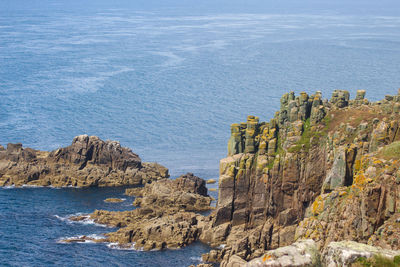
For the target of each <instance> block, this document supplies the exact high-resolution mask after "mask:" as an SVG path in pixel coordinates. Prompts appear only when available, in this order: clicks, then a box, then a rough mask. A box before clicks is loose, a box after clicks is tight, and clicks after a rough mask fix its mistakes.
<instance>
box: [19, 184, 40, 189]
mask: <svg viewBox="0 0 400 267" xmlns="http://www.w3.org/2000/svg"><path fill="white" fill-rule="evenodd" d="M21 187H27V188H40V187H44V186H43V185H30V184H23V185H22V186H21Z"/></svg>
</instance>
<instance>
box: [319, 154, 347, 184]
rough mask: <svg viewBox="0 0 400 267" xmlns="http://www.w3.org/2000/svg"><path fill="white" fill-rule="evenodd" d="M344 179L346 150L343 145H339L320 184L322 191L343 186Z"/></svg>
mask: <svg viewBox="0 0 400 267" xmlns="http://www.w3.org/2000/svg"><path fill="white" fill-rule="evenodd" d="M345 181H346V150H345V148H344V147H339V148H338V149H337V151H336V153H335V159H334V161H333V165H332V168H331V169H330V171H329V172H328V174H327V175H326V179H325V181H324V184H323V185H322V191H323V192H330V191H332V190H333V189H335V188H336V187H339V186H344V185H345Z"/></svg>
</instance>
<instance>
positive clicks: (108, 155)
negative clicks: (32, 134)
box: [0, 135, 169, 187]
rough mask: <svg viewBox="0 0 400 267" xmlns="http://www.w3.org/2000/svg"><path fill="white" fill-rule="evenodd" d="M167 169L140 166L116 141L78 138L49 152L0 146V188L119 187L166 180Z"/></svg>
mask: <svg viewBox="0 0 400 267" xmlns="http://www.w3.org/2000/svg"><path fill="white" fill-rule="evenodd" d="M167 177H169V175H168V169H167V168H165V167H163V166H161V165H159V164H157V163H144V162H142V161H141V159H140V158H139V156H138V155H136V154H135V153H133V152H132V151H131V150H130V149H128V148H125V147H121V145H120V143H119V142H116V141H103V140H101V139H99V138H98V137H97V136H87V135H80V136H77V137H75V138H74V140H73V141H72V144H71V145H70V146H68V147H65V148H60V149H57V150H55V151H52V152H46V151H39V150H34V149H31V148H23V147H22V144H8V145H7V149H4V148H3V147H1V146H0V186H11V185H15V186H22V185H32V186H50V185H51V186H55V187H61V186H79V187H89V186H122V185H140V184H145V183H147V182H151V181H152V180H158V179H162V178H167Z"/></svg>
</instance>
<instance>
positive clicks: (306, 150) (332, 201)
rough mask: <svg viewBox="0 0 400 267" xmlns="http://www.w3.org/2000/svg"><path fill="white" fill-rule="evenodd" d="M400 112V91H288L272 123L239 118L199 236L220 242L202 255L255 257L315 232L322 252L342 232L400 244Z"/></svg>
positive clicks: (389, 245) (361, 238)
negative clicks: (375, 97) (378, 96)
mask: <svg viewBox="0 0 400 267" xmlns="http://www.w3.org/2000/svg"><path fill="white" fill-rule="evenodd" d="M399 111H400V95H395V96H386V97H385V99H384V100H382V101H378V102H375V103H370V102H369V101H368V100H367V99H365V91H364V90H359V91H358V92H357V96H356V99H354V100H352V99H350V94H349V93H348V92H347V91H344V90H335V91H334V92H333V94H332V98H331V99H330V100H324V99H322V95H321V93H320V92H317V93H315V94H314V95H311V96H309V95H307V94H306V93H301V94H300V95H299V96H295V95H294V93H289V94H285V95H284V96H283V97H282V99H281V109H280V111H279V112H277V113H276V114H275V116H274V118H273V119H271V120H270V121H269V122H260V119H259V118H258V117H254V116H248V118H247V122H246V123H240V124H232V126H231V138H230V139H229V142H228V157H227V158H225V159H222V160H221V161H220V178H219V195H218V201H217V208H216V210H215V211H214V212H213V213H212V214H211V215H210V216H209V217H208V218H207V220H208V223H206V224H205V226H204V228H203V230H202V233H201V235H200V240H201V241H202V242H204V243H207V244H209V245H210V246H212V247H215V249H214V250H211V251H210V253H208V254H205V255H203V259H204V260H205V261H207V262H221V261H222V263H223V264H225V263H227V262H229V261H230V259H231V258H232V257H234V259H235V261H236V262H238V259H237V257H239V258H241V259H242V260H245V261H249V260H252V259H254V258H257V257H261V256H262V255H264V254H265V251H267V250H273V249H277V248H279V247H282V246H288V245H290V244H292V243H294V242H295V241H296V240H302V239H310V238H311V239H313V240H314V241H315V242H316V245H317V247H318V249H319V250H321V251H322V250H323V249H325V248H326V246H327V245H328V244H329V243H330V242H332V241H341V240H354V241H358V242H362V243H369V244H371V245H376V246H383V247H385V248H388V249H394V250H397V249H399V248H400V243H398V242H397V241H396V240H397V237H398V236H399V235H398V233H397V231H398V230H397V229H398V228H399V227H398V226H397V225H396V224H397V221H396V220H397V218H399V217H400V213H399V210H400V206H399V204H398V203H400V199H399V193H398V192H400V190H399V189H400V187H399V184H400V183H399V182H398V181H397V180H398V178H397V176H398V175H400V174H397V169H398V168H399V167H400V165H399V166H398V164H400V163H399V162H398V158H400V148H399V151H398V152H399V153H398V154H396V153H394V154H395V157H392V158H389V157H386V159H385V156H384V155H383V154H382V151H384V149H385V148H386V149H388V150H390V151H397V149H396V148H394V147H390V146H391V144H393V146H395V145H396V141H398V140H400V131H399V129H400V128H399V119H400V114H399ZM384 154H385V153H384ZM386 154H388V153H386ZM396 156H397V159H396ZM399 221H400V219H399ZM396 228H397V229H396ZM390 236H392V237H390ZM383 237H384V238H383ZM382 239H384V240H382Z"/></svg>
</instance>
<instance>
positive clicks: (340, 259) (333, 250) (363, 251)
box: [322, 241, 400, 267]
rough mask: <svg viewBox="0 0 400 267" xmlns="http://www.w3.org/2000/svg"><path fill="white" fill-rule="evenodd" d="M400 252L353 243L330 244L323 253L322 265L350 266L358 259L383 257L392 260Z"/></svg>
mask: <svg viewBox="0 0 400 267" xmlns="http://www.w3.org/2000/svg"><path fill="white" fill-rule="evenodd" d="M397 255H400V251H398V250H397V251H396V250H388V249H382V248H379V247H373V246H369V245H366V244H362V243H357V242H354V241H341V242H331V243H330V244H329V245H328V246H327V247H326V248H325V249H324V251H323V254H322V263H323V264H324V266H326V267H336V266H350V265H351V264H352V263H354V262H355V261H356V260H357V259H358V258H360V257H364V258H371V257H374V256H383V257H385V258H389V259H393V258H394V257H395V256H397Z"/></svg>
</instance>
